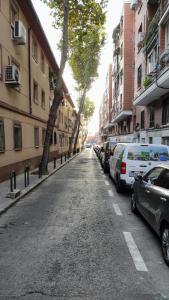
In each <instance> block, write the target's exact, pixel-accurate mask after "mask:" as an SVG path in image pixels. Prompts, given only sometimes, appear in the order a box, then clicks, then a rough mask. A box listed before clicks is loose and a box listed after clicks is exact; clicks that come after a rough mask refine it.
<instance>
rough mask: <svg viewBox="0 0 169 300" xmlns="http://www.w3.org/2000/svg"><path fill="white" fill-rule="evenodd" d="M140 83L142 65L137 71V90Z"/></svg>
mask: <svg viewBox="0 0 169 300" xmlns="http://www.w3.org/2000/svg"><path fill="white" fill-rule="evenodd" d="M141 83H142V65H140V66H139V68H138V70H137V88H138V89H139V88H141Z"/></svg>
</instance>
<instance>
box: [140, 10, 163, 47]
mask: <svg viewBox="0 0 169 300" xmlns="http://www.w3.org/2000/svg"><path fill="white" fill-rule="evenodd" d="M159 21H160V9H158V10H157V11H156V13H155V15H154V17H153V19H152V20H151V22H150V24H149V26H148V30H147V33H146V36H145V39H144V46H145V48H148V46H149V45H150V43H151V42H152V40H153V39H154V37H155V35H156V34H157V31H158V23H159Z"/></svg>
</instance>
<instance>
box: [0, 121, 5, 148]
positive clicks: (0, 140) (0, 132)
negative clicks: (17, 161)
mask: <svg viewBox="0 0 169 300" xmlns="http://www.w3.org/2000/svg"><path fill="white" fill-rule="evenodd" d="M4 151H5V130H4V121H3V120H0V152H4Z"/></svg>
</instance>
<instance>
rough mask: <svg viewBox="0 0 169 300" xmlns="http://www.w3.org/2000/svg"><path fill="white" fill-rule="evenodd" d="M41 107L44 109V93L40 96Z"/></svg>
mask: <svg viewBox="0 0 169 300" xmlns="http://www.w3.org/2000/svg"><path fill="white" fill-rule="evenodd" d="M41 107H42V108H43V109H45V92H44V91H42V94H41Z"/></svg>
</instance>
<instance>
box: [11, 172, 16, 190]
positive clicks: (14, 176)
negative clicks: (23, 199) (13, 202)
mask: <svg viewBox="0 0 169 300" xmlns="http://www.w3.org/2000/svg"><path fill="white" fill-rule="evenodd" d="M12 176H13V183H14V190H16V173H15V171H12Z"/></svg>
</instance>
